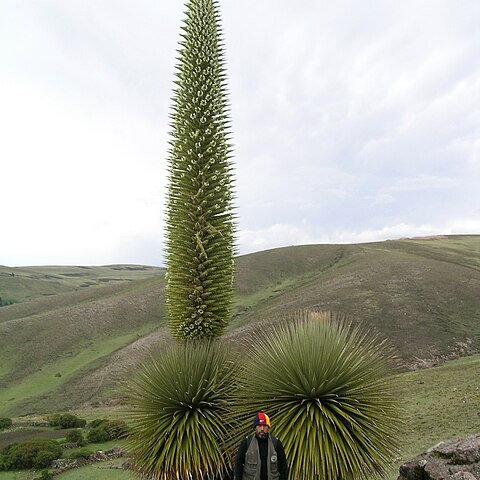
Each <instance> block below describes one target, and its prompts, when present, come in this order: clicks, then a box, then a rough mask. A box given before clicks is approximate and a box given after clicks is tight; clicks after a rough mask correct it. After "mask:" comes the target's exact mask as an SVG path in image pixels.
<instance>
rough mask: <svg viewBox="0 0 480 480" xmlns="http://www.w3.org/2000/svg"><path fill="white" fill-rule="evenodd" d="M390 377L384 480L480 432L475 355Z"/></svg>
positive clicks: (479, 374)
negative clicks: (395, 428)
mask: <svg viewBox="0 0 480 480" xmlns="http://www.w3.org/2000/svg"><path fill="white" fill-rule="evenodd" d="M392 382H393V383H394V384H395V385H396V388H397V391H398V395H399V398H400V400H401V406H402V409H403V414H402V415H403V418H404V424H405V426H404V428H403V431H402V432H401V434H400V438H399V443H400V445H401V451H400V455H399V458H398V460H397V462H396V463H395V465H394V466H392V468H391V470H390V472H389V475H388V476H387V477H386V478H387V479H388V480H394V479H396V478H397V476H398V466H399V465H400V464H401V463H403V462H404V461H406V460H408V459H411V458H413V457H414V456H415V455H418V454H420V453H422V452H424V451H425V450H427V449H428V448H430V447H431V446H433V445H435V444H436V443H438V442H440V441H442V440H445V439H447V438H453V437H457V436H461V435H466V434H470V433H477V432H478V431H480V407H479V405H480V355H475V356H471V357H468V358H462V359H459V360H454V361H448V362H446V363H444V364H443V365H441V366H439V367H436V368H430V369H424V370H418V371H415V372H406V373H402V374H398V375H395V376H394V377H393V379H392ZM75 413H76V414H77V415H78V416H80V417H81V418H85V419H87V420H88V421H91V420H93V419H94V418H105V417H107V418H123V416H124V413H123V411H122V409H121V408H108V407H107V408H106V407H102V408H97V409H91V408H88V409H82V410H77V411H75ZM272 420H273V422H274V419H272ZM274 428H275V424H274V423H273V429H274ZM273 431H274V430H273ZM17 433H20V432H17ZM53 433H56V432H52V434H53ZM8 435H9V433H0V445H2V444H4V443H5V442H6V441H7V440H6V437H8ZM2 442H3V443H2ZM106 467H107V465H106V464H97V465H93V466H88V467H84V468H80V469H78V470H71V471H70V472H69V473H68V477H67V476H66V475H67V474H62V475H60V476H59V477H58V478H59V479H63V478H70V479H72V480H76V479H82V478H102V479H103V478H117V477H115V470H111V471H110V470H108V469H107V470H106ZM102 473H103V474H104V476H101V475H102ZM107 473H108V474H109V475H112V476H111V477H110V476H108V475H107ZM121 473H122V477H120V476H119V477H118V478H125V479H132V480H133V479H134V478H136V477H135V476H134V474H133V473H131V472H125V471H121ZM95 475H98V476H95ZM34 477H35V475H33V474H31V472H3V473H2V472H0V479H1V480H14V479H17V480H27V479H28V480H30V479H32V478H34Z"/></svg>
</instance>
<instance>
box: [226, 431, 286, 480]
mask: <svg viewBox="0 0 480 480" xmlns="http://www.w3.org/2000/svg"><path fill="white" fill-rule="evenodd" d="M256 444H257V445H258V450H257V445H256ZM272 449H273V450H272ZM269 450H270V458H269ZM247 451H249V458H250V462H252V455H253V456H254V457H255V456H258V459H259V460H260V468H259V469H258V470H257V471H256V470H255V468H254V465H250V466H248V465H247V470H249V471H248V472H247V471H245V465H246V464H248V462H249V460H248V459H247V458H246V455H247ZM272 460H273V462H272ZM253 462H255V463H256V462H257V459H256V458H253ZM269 463H270V464H269ZM234 473H235V477H234V478H235V480H245V479H247V478H248V479H252V480H277V479H278V480H288V466H287V458H286V456H285V450H284V448H283V445H282V442H280V440H278V439H276V438H275V437H274V436H273V435H268V437H267V438H266V439H261V438H258V437H257V436H255V435H250V436H248V437H245V438H244V439H243V440H242V442H241V443H240V446H239V447H238V453H237V458H236V460H235V472H234ZM258 474H259V475H258ZM269 474H270V478H269Z"/></svg>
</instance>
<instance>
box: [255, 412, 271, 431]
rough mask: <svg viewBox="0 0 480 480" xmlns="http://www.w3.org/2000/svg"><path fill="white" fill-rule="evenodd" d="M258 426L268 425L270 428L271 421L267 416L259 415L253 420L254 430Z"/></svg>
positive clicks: (260, 413)
mask: <svg viewBox="0 0 480 480" xmlns="http://www.w3.org/2000/svg"><path fill="white" fill-rule="evenodd" d="M257 425H266V426H267V427H269V426H270V419H269V418H268V415H265V414H264V413H262V412H259V413H257V414H256V415H255V418H254V420H253V428H255V427H256V426H257Z"/></svg>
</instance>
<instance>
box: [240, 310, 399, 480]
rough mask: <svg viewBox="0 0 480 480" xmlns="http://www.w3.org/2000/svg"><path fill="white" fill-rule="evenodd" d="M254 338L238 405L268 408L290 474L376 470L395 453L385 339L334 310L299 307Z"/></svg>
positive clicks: (343, 475) (347, 475)
mask: <svg viewBox="0 0 480 480" xmlns="http://www.w3.org/2000/svg"><path fill="white" fill-rule="evenodd" d="M255 338H256V340H255V341H254V342H253V352H252V353H251V354H250V355H249V360H248V362H247V364H246V365H245V369H244V371H243V374H242V377H243V382H244V383H245V384H246V385H248V389H246V391H245V392H244V393H243V394H242V392H241V391H240V394H241V396H240V398H239V400H238V404H239V405H240V407H239V408H240V409H241V410H242V411H243V415H244V418H246V419H248V421H249V422H250V421H251V418H250V417H251V416H252V412H257V411H260V410H262V411H265V412H266V413H268V415H270V418H271V421H272V431H273V433H274V435H276V436H277V437H278V438H279V439H281V440H282V442H283V444H284V446H285V451H286V454H287V459H288V461H289V465H290V472H291V478H295V479H296V480H313V479H343V480H345V479H354V478H367V477H368V478H370V477H372V476H381V475H382V474H383V473H384V471H385V469H386V467H387V466H389V465H390V463H391V461H392V459H393V456H394V455H395V452H396V447H395V445H396V442H395V436H396V435H395V434H396V432H397V427H398V422H397V420H398V418H397V415H396V405H395V397H394V395H393V392H392V382H391V377H390V376H389V374H388V371H389V369H388V367H387V363H388V362H387V358H388V357H389V355H390V354H389V350H388V349H387V347H386V346H385V344H383V343H381V342H378V340H377V339H376V338H375V337H374V336H371V335H370V334H368V333H365V332H363V331H362V330H360V329H359V328H353V327H351V326H349V325H348V324H346V323H343V322H340V321H338V319H336V318H335V317H334V316H333V315H330V314H325V313H324V314H318V313H302V314H300V315H299V316H298V318H297V319H296V321H295V322H294V323H291V324H284V325H282V326H280V327H278V328H277V329H276V330H272V331H270V332H268V331H267V332H265V334H264V335H262V337H261V341H260V342H259V341H258V336H256V337H255Z"/></svg>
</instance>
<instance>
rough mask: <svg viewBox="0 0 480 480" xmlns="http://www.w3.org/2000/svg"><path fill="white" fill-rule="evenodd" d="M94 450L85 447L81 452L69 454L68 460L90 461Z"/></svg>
mask: <svg viewBox="0 0 480 480" xmlns="http://www.w3.org/2000/svg"><path fill="white" fill-rule="evenodd" d="M93 453H94V452H93V450H90V449H89V448H87V447H83V448H81V449H80V450H76V451H74V452H70V453H69V454H68V458H71V459H72V460H75V459H77V458H85V459H88V458H90V457H91V455H92V454H93Z"/></svg>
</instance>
